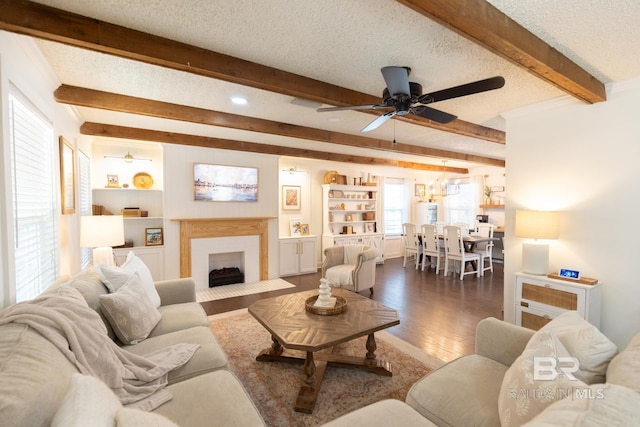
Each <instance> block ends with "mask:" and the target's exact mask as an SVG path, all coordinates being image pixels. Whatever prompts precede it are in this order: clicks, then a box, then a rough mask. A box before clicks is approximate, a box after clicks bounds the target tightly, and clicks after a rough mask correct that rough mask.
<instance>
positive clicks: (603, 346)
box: [538, 311, 618, 384]
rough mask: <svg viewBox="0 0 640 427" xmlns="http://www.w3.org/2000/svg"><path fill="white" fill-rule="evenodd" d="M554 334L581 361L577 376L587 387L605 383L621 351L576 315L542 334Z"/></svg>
mask: <svg viewBox="0 0 640 427" xmlns="http://www.w3.org/2000/svg"><path fill="white" fill-rule="evenodd" d="M542 331H553V333H554V335H555V336H556V337H558V339H559V340H560V342H561V343H562V345H564V347H565V348H566V349H567V351H568V352H569V354H570V355H571V356H573V357H575V358H577V359H578V361H579V362H580V368H579V370H578V372H576V373H575V376H576V377H577V378H579V379H580V380H581V381H584V382H585V383H587V384H599V383H604V382H605V374H606V372H607V366H608V365H609V362H610V361H611V359H612V358H613V356H615V355H616V354H617V353H618V347H616V345H615V344H614V343H612V342H611V341H610V340H609V339H608V338H607V337H606V336H604V334H603V333H602V332H600V331H599V330H598V328H596V327H595V326H593V325H592V324H591V323H589V322H587V321H586V320H585V319H583V318H582V317H581V316H580V315H579V314H578V312H576V311H567V312H565V313H562V314H561V315H559V316H558V317H556V318H555V319H553V320H552V321H551V322H549V323H547V324H546V325H545V326H543V327H542V328H541V329H540V331H538V332H542Z"/></svg>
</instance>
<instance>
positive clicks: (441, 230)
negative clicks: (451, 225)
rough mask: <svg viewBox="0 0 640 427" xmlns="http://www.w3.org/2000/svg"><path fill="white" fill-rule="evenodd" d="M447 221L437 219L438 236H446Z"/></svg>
mask: <svg viewBox="0 0 640 427" xmlns="http://www.w3.org/2000/svg"><path fill="white" fill-rule="evenodd" d="M446 226H447V223H446V222H444V221H436V229H437V230H438V236H444V228H445V227H446Z"/></svg>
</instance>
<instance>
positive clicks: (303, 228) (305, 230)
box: [300, 224, 309, 236]
mask: <svg viewBox="0 0 640 427" xmlns="http://www.w3.org/2000/svg"><path fill="white" fill-rule="evenodd" d="M300 235H301V236H308V235H309V224H300Z"/></svg>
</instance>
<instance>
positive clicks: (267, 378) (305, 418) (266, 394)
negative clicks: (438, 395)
mask: <svg viewBox="0 0 640 427" xmlns="http://www.w3.org/2000/svg"><path fill="white" fill-rule="evenodd" d="M209 322H210V323H211V328H212V330H213V332H214V334H215V335H216V337H217V338H218V341H219V342H220V344H221V345H222V347H223V348H224V350H225V351H226V353H227V355H228V356H229V361H230V365H231V370H232V371H233V372H234V373H235V374H236V375H237V376H238V377H239V378H240V380H241V381H242V383H243V384H244V386H245V388H246V389H247V391H248V393H249V395H250V396H251V398H252V399H253V401H254V402H255V404H256V406H257V407H258V410H259V411H260V413H261V414H262V416H263V418H264V419H265V421H266V422H267V424H268V425H269V426H272V427H279V426H282V427H285V426H287V427H289V426H305V427H307V426H317V425H320V424H322V423H325V422H327V421H330V420H333V419H334V418H337V417H339V416H340V415H343V414H345V413H347V412H351V411H353V410H355V409H358V408H361V407H363V406H366V405H368V404H370V403H373V402H376V401H378V400H382V399H389V398H392V399H399V400H402V401H404V399H405V396H406V394H407V392H408V391H409V388H411V386H412V385H413V384H414V383H415V382H416V381H417V380H419V379H420V378H422V377H423V376H424V375H426V374H427V373H428V372H430V371H431V370H432V369H435V368H437V367H439V366H441V365H442V364H443V363H444V362H442V361H441V360H440V359H437V358H435V357H433V356H429V355H428V354H426V353H424V352H422V351H421V350H419V349H417V348H416V347H413V346H412V345H410V344H408V343H406V342H405V341H402V340H400V339H399V338H396V337H394V336H393V335H391V334H389V333H388V332H385V331H381V332H376V343H377V344H378V349H377V350H376V355H377V356H378V357H384V358H386V359H387V360H390V361H391V363H392V365H391V366H392V371H393V377H382V376H378V375H375V374H373V373H370V372H366V371H360V370H354V369H339V368H334V367H329V368H327V372H326V374H325V378H324V381H323V383H322V387H321V388H320V394H319V396H318V400H317V403H316V406H315V409H314V411H313V413H312V414H303V413H299V412H295V411H294V410H293V405H294V403H295V400H296V396H297V395H298V390H299V389H300V384H301V383H302V381H303V377H304V374H303V372H302V364H289V363H279V362H272V363H268V362H256V361H255V357H256V356H257V355H258V353H259V352H260V351H261V350H263V349H265V348H267V347H269V346H270V345H271V336H270V335H269V333H268V332H267V331H266V330H265V329H264V328H263V327H262V326H261V325H260V324H259V323H258V322H257V321H256V320H255V319H254V318H253V317H251V315H250V314H248V313H247V310H246V309H243V310H237V311H235V312H231V313H224V314H220V315H213V316H209ZM365 341H366V338H365V337H363V338H360V339H357V340H354V341H351V342H348V343H345V344H341V345H340V346H339V347H337V348H336V351H335V352H341V353H346V354H351V355H355V356H363V355H364V353H365V352H366V350H365Z"/></svg>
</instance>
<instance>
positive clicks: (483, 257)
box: [473, 223, 495, 276]
mask: <svg viewBox="0 0 640 427" xmlns="http://www.w3.org/2000/svg"><path fill="white" fill-rule="evenodd" d="M494 228H495V225H493V224H487V223H482V224H478V231H477V232H476V235H478V236H481V237H491V238H493V229H494ZM493 246H494V245H493V242H481V243H478V244H476V247H475V249H474V250H473V252H474V253H476V254H478V255H480V266H481V267H480V269H481V272H480V275H481V276H484V272H485V271H487V270H489V271H491V272H492V273H493ZM487 261H488V262H489V264H488V265H485V263H486V262H487Z"/></svg>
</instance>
